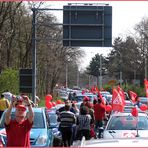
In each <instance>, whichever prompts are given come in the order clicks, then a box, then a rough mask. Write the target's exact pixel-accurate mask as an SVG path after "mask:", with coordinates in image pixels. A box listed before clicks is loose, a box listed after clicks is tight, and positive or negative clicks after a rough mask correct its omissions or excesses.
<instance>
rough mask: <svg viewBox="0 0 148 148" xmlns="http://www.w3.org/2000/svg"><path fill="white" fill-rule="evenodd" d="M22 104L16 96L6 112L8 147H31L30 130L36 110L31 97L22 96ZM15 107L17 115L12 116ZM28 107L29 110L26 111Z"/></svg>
mask: <svg viewBox="0 0 148 148" xmlns="http://www.w3.org/2000/svg"><path fill="white" fill-rule="evenodd" d="M22 97H23V99H24V100H23V102H22V104H21V103H20V102H19V103H18V102H17V100H16V97H13V101H11V104H10V106H9V108H8V109H7V111H6V113H5V129H6V135H7V147H30V130H31V128H32V125H33V120H34V112H33V109H32V106H31V104H30V103H29V98H28V97H27V96H22ZM13 107H15V117H14V119H12V118H11V112H12V108H13ZM26 107H28V112H27V111H26V110H27V108H26Z"/></svg>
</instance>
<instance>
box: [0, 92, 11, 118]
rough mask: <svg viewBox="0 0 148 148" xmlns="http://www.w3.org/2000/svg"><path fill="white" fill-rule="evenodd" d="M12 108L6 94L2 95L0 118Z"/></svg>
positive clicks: (0, 99)
mask: <svg viewBox="0 0 148 148" xmlns="http://www.w3.org/2000/svg"><path fill="white" fill-rule="evenodd" d="M9 106H10V103H9V101H8V99H6V98H5V97H4V94H1V98H0V118H1V116H2V114H3V112H4V111H5V110H6V109H7V108H8V107H9Z"/></svg>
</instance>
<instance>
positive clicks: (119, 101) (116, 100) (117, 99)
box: [112, 88, 124, 112]
mask: <svg viewBox="0 0 148 148" xmlns="http://www.w3.org/2000/svg"><path fill="white" fill-rule="evenodd" d="M112 110H113V111H118V112H123V111H124V102H123V98H122V95H120V93H119V92H118V90H117V89H115V88H114V89H113V96H112Z"/></svg>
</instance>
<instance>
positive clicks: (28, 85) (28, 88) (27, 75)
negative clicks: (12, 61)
mask: <svg viewBox="0 0 148 148" xmlns="http://www.w3.org/2000/svg"><path fill="white" fill-rule="evenodd" d="M19 76H20V92H21V93H32V69H20V71H19Z"/></svg>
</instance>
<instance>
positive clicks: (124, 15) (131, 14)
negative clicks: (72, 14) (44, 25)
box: [46, 1, 148, 68]
mask: <svg viewBox="0 0 148 148" xmlns="http://www.w3.org/2000/svg"><path fill="white" fill-rule="evenodd" d="M46 3H47V6H51V7H52V8H61V9H62V8H63V5H66V4H68V3H105V4H109V5H110V6H112V39H113V40H114V38H115V37H117V36H122V37H125V36H126V35H127V34H131V33H134V30H133V28H134V26H135V25H136V24H138V23H139V22H140V21H141V20H142V18H143V17H148V1H63V2H57V1H48V2H46ZM51 7H50V8H51ZM52 13H54V14H55V15H56V16H57V17H58V19H59V22H61V21H62V18H63V15H62V12H60V11H52ZM82 49H84V50H85V52H86V56H85V58H84V59H83V60H82V63H83V64H81V68H84V67H86V66H88V65H89V62H90V60H91V59H92V57H94V56H95V54H96V53H99V54H103V55H104V56H107V54H108V53H109V51H110V49H111V48H99V47H98V48H92V47H91V48H90V47H89V48H88V47H87V48H86V47H85V48H82Z"/></svg>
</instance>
